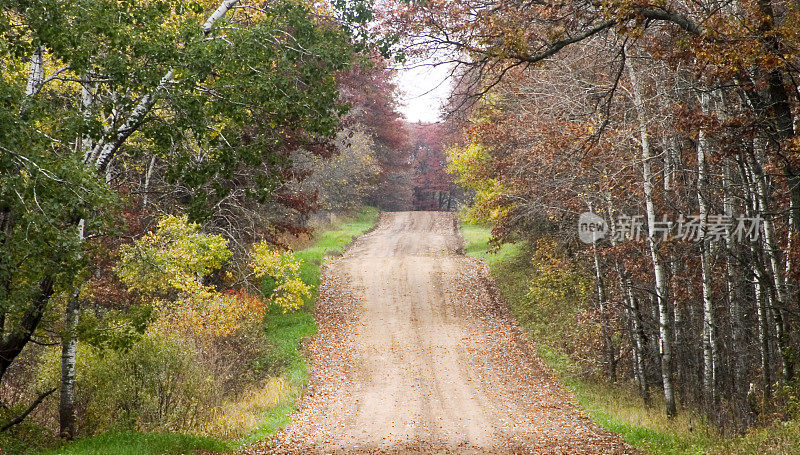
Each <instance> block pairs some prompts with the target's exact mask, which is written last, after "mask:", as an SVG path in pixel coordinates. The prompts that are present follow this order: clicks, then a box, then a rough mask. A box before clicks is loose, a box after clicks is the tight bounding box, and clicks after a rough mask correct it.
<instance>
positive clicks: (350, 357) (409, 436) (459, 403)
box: [256, 212, 638, 454]
mask: <svg viewBox="0 0 800 455" xmlns="http://www.w3.org/2000/svg"><path fill="white" fill-rule="evenodd" d="M462 245H463V240H462V238H461V236H460V234H459V232H458V228H457V223H456V220H455V218H454V216H453V214H451V213H443V212H399V213H384V214H382V215H381V218H380V221H379V223H378V225H377V227H376V228H375V229H374V230H373V231H372V232H370V233H368V234H366V235H364V236H362V237H361V238H359V239H358V240H356V241H355V242H354V243H353V245H352V246H351V248H350V249H349V250H348V251H347V253H346V254H345V255H344V256H343V257H340V258H336V259H333V260H330V261H329V262H328V264H327V266H326V267H325V272H324V275H323V284H322V286H321V288H320V300H319V303H318V306H317V315H316V317H317V321H318V323H319V332H318V334H317V335H316V336H315V337H314V338H313V339H312V340H311V341H310V342H309V344H308V346H307V348H308V352H309V354H310V356H311V361H312V366H311V379H310V384H309V387H308V391H307V393H306V395H305V397H304V398H303V399H302V401H301V406H300V410H299V411H298V412H297V413H296V414H295V415H294V416H293V419H292V424H290V425H289V426H288V427H287V428H286V429H284V430H283V431H281V432H280V433H279V434H278V435H276V436H275V438H273V441H272V444H271V446H267V447H263V448H261V449H256V450H257V451H258V452H257V453H270V454H407V453H408V454H423V453H424V454H451V453H452V454H455V453H458V454H636V453H638V452H636V451H635V450H633V449H631V448H630V447H628V446H627V445H626V444H625V443H624V442H622V441H621V439H620V438H619V437H618V436H617V435H614V434H610V433H608V432H605V431H603V430H602V429H600V428H598V427H597V426H596V425H594V424H593V423H592V422H591V421H589V419H587V418H586V417H585V416H584V415H583V414H581V413H580V412H579V411H578V410H577V408H576V406H575V404H574V402H573V400H572V399H571V398H570V396H569V394H568V393H567V392H566V391H565V390H564V389H563V388H562V387H561V386H560V385H559V384H558V383H557V382H556V381H555V380H554V379H553V377H552V375H551V374H550V373H549V371H548V370H547V369H546V368H545V367H543V365H542V363H541V362H540V360H539V359H538V358H537V357H536V356H535V355H534V354H533V352H532V350H531V347H530V345H529V342H528V341H527V339H526V337H525V335H524V334H523V332H522V331H521V330H520V328H519V326H518V325H517V324H516V322H515V321H514V320H513V319H512V318H511V316H510V315H509V313H508V310H507V309H506V307H505V304H504V303H503V302H502V299H500V298H499V297H498V294H497V292H496V290H495V287H494V284H493V282H492V279H491V277H490V275H489V272H488V269H487V267H486V265H485V263H484V262H483V261H480V260H477V259H473V258H468V257H465V256H464V255H463V254H462V253H461V250H462Z"/></svg>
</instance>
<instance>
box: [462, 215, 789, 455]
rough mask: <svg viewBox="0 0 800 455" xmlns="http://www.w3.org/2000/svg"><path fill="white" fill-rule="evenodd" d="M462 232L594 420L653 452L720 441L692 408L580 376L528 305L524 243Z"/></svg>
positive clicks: (687, 450)
mask: <svg viewBox="0 0 800 455" xmlns="http://www.w3.org/2000/svg"><path fill="white" fill-rule="evenodd" d="M461 233H462V235H463V236H464V239H465V240H466V246H465V250H466V253H467V255H469V256H473V257H477V258H481V259H485V260H486V261H487V263H488V264H489V268H490V270H491V271H492V275H493V276H494V279H495V282H496V283H497V286H498V288H499V289H500V291H501V292H502V294H503V297H504V298H505V299H506V302H507V303H508V305H509V306H510V308H511V310H512V312H513V313H514V315H515V316H516V318H517V320H518V321H519V322H520V325H522V327H523V328H525V330H526V331H527V332H528V333H529V335H530V336H531V338H532V339H533V341H534V342H535V345H536V350H537V352H538V354H539V356H540V357H542V358H543V359H544V360H545V361H546V362H547V363H548V365H549V366H550V367H551V368H553V370H555V372H556V373H557V374H558V375H559V377H560V379H561V381H562V382H563V383H564V384H565V385H566V386H567V387H568V388H569V389H570V390H571V391H572V392H573V394H574V396H575V398H576V400H577V401H578V402H579V404H580V405H581V407H582V408H583V410H584V411H585V412H586V413H587V414H588V415H589V416H590V417H591V419H592V420H593V421H595V422H596V423H598V424H599V425H601V426H602V427H604V428H606V429H607V430H609V431H612V432H615V433H619V434H620V435H622V437H623V439H625V441H627V442H628V443H629V444H631V445H632V446H634V447H636V448H639V449H641V450H643V451H646V452H648V453H652V454H663V455H679V454H680V455H684V454H686V455H688V454H702V453H707V452H708V451H709V450H711V449H712V448H714V447H718V446H719V445H720V444H721V443H722V439H721V438H720V437H719V436H718V435H717V434H716V433H715V432H714V431H712V430H711V429H710V428H709V427H708V426H707V425H705V424H704V423H703V421H702V419H700V418H699V417H697V416H695V415H692V414H691V413H688V412H683V413H682V414H680V415H679V416H678V417H677V418H674V419H667V418H666V417H665V416H664V412H663V411H662V406H659V403H654V404H653V406H646V405H645V404H644V403H643V402H642V401H641V400H639V399H638V398H637V395H636V392H635V390H634V389H633V388H629V387H625V386H615V385H609V384H597V383H593V382H589V381H586V380H584V379H582V378H581V377H580V376H579V374H578V373H577V371H576V370H577V369H576V368H575V365H574V364H573V363H572V362H571V361H570V359H569V358H568V357H567V356H565V355H563V354H561V353H560V352H559V351H558V350H557V349H554V347H553V346H552V345H551V344H550V341H551V340H552V339H553V336H554V335H553V334H547V333H545V332H546V331H547V329H546V328H545V329H543V328H542V327H541V324H540V323H538V322H537V321H539V320H542V319H547V318H549V317H553V315H545V316H547V317H546V318H543V317H542V316H543V315H538V314H535V312H536V308H535V306H534V305H529V304H528V300H527V297H526V294H527V292H528V283H530V281H531V273H532V272H531V271H532V266H531V262H530V258H529V254H528V253H527V249H526V248H525V246H524V245H518V244H510V245H503V247H501V248H500V249H499V250H497V251H496V252H491V253H488V252H487V248H488V246H489V237H490V231H489V229H488V228H486V227H482V226H475V225H469V224H462V226H461ZM721 453H732V452H721ZM786 453H790V452H786ZM798 453H800V452H798Z"/></svg>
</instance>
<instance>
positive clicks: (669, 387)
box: [628, 66, 677, 417]
mask: <svg viewBox="0 0 800 455" xmlns="http://www.w3.org/2000/svg"><path fill="white" fill-rule="evenodd" d="M628 69H629V70H630V71H629V73H630V78H631V83H632V85H633V94H634V104H635V106H636V112H637V116H638V119H639V139H640V142H641V149H642V177H643V186H644V197H645V208H646V212H647V231H648V236H647V238H648V243H649V245H650V256H651V259H652V261H653V274H654V275H655V285H656V295H655V297H656V303H657V305H658V326H659V351H660V354H661V380H662V382H663V386H664V401H665V408H666V413H667V415H668V416H670V417H672V416H674V415H676V414H677V406H676V403H675V389H674V384H673V374H672V345H671V344H672V343H671V342H672V333H671V332H672V331H671V328H670V321H669V313H670V311H669V300H668V299H669V297H668V289H669V282H668V281H667V273H666V268H665V267H664V263H663V261H662V258H661V254H660V252H659V251H658V248H659V242H658V240H657V239H656V237H655V223H656V212H655V203H654V196H653V172H652V159H653V156H652V151H651V150H650V142H649V138H648V134H647V126H646V123H645V122H646V120H647V114H646V109H645V106H644V100H643V99H642V94H641V86H640V84H639V81H638V80H637V76H636V71H635V70H634V69H633V67H631V66H629V67H628Z"/></svg>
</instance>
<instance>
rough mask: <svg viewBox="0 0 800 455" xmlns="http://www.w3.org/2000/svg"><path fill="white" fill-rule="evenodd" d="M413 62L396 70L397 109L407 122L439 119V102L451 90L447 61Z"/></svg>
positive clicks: (430, 121) (440, 102)
mask: <svg viewBox="0 0 800 455" xmlns="http://www.w3.org/2000/svg"><path fill="white" fill-rule="evenodd" d="M414 66H415V65H409V67H407V68H401V69H399V70H398V72H397V78H396V79H397V85H398V88H399V89H400V103H401V105H400V112H402V113H403V115H405V117H406V120H408V121H409V122H429V123H434V122H438V121H439V120H441V119H440V111H441V105H442V102H443V101H445V100H446V99H447V96H448V95H449V94H450V82H451V81H450V78H449V76H450V69H449V65H439V66H435V67H434V66H419V65H416V67H414Z"/></svg>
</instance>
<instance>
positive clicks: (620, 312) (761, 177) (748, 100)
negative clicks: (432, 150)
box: [385, 0, 800, 428]
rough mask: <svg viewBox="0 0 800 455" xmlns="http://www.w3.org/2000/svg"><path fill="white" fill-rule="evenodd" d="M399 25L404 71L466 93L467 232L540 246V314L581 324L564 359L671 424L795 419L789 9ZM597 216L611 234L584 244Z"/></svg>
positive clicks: (406, 17) (627, 12) (421, 5)
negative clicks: (623, 388) (419, 62)
mask: <svg viewBox="0 0 800 455" xmlns="http://www.w3.org/2000/svg"><path fill="white" fill-rule="evenodd" d="M394 8H395V9H394V10H392V12H391V14H389V15H387V17H386V19H385V20H386V23H387V26H388V27H390V28H391V29H392V30H396V31H399V32H401V33H403V34H405V35H407V36H409V37H411V38H410V39H409V40H408V41H407V42H406V43H407V44H406V45H407V46H408V49H406V52H409V53H414V52H418V53H421V54H423V55H427V56H428V57H429V58H431V59H434V60H436V61H438V62H439V63H441V64H450V65H453V68H454V73H456V74H457V75H458V78H457V81H456V84H455V88H454V93H453V96H452V99H451V102H450V105H451V110H452V113H453V114H454V116H453V117H454V118H458V117H460V118H461V120H462V125H463V135H462V140H461V141H460V144H459V145H457V146H456V147H454V148H452V149H450V150H449V151H448V152H447V153H448V169H449V171H450V172H452V173H453V174H454V176H455V178H456V181H457V183H458V184H459V185H461V186H462V187H465V188H467V189H468V190H469V191H470V193H471V194H472V195H473V205H472V206H470V207H469V208H468V210H467V213H466V215H467V217H468V218H469V219H472V220H475V221H484V222H490V223H492V225H493V226H494V235H495V238H496V239H497V240H498V241H499V242H508V241H517V240H520V239H522V240H526V241H527V242H528V243H529V244H530V245H531V248H532V250H533V251H532V255H533V257H534V263H535V264H536V267H537V269H536V270H537V273H536V274H535V278H534V280H533V282H532V283H531V285H530V294H529V299H530V301H531V305H545V306H546V307H549V308H552V309H553V311H554V312H553V313H550V314H549V315H550V317H553V316H552V315H554V314H559V311H562V314H566V313H568V314H571V315H574V316H575V317H574V318H573V319H572V320H571V328H569V329H567V332H568V333H567V335H568V336H565V337H564V338H563V339H562V340H561V341H559V344H561V345H562V348H563V349H565V350H566V351H568V352H569V353H570V354H571V355H572V357H573V358H574V359H576V360H578V361H579V362H580V363H582V364H583V365H584V366H585V368H587V371H592V370H594V371H597V372H598V374H601V375H602V376H604V377H605V378H606V379H608V380H611V381H616V380H620V379H621V378H626V379H630V380H632V381H635V383H636V384H637V386H638V389H639V392H640V394H641V397H642V399H644V400H645V401H649V400H650V399H651V397H652V396H653V395H658V396H660V397H661V398H663V399H660V400H659V402H660V403H663V406H664V407H665V412H666V413H667V414H668V415H674V414H676V413H678V412H680V409H681V408H685V407H688V408H691V409H701V410H702V411H704V412H705V413H706V414H707V416H708V417H709V419H711V420H712V421H713V422H715V423H717V424H719V425H721V426H724V427H727V428H746V427H748V426H750V425H751V424H753V423H754V422H755V421H757V420H758V419H759V418H766V419H769V418H770V416H772V415H774V414H773V413H775V412H777V413H778V414H779V415H786V414H782V413H785V412H787V410H790V409H794V408H795V407H796V404H797V401H796V393H797V384H798V376H797V375H798V371H797V362H798V347H800V333H798V331H797V327H798V324H800V320H798V314H800V313H799V311H800V306H798V294H797V280H798V278H799V277H798V275H797V273H798V265H797V260H798V251H800V250H799V249H798V241H797V235H798V226H800V224H798V223H800V185H798V183H800V181H799V180H798V175H800V174H799V172H800V171H799V170H798V165H800V163H799V162H798V148H797V147H798V136H797V119H798V118H800V117H798V112H800V96H799V95H798V94H799V93H800V92H799V91H798V86H797V76H798V66H797V65H798V63H799V62H800V60H798V46H797V36H798V35H797V33H798V26H800V21H798V14H800V9H798V7H797V4H796V3H792V2H781V1H770V0H758V1H748V0H736V1H729V2H717V1H714V2H699V3H698V2H694V3H692V2H679V1H678V2H676V1H670V2H661V3H647V2H638V1H633V2H614V1H612V2H602V3H596V2H577V3H551V2H513V1H489V2H484V1H481V2H473V1H469V0H464V1H461V0H458V1H451V2H416V3H413V4H407V3H403V2H398V3H396V4H395V6H394ZM584 212H592V213H594V214H596V215H597V216H596V217H594V219H595V220H599V221H598V223H599V224H597V225H596V226H599V227H602V228H603V229H606V235H595V236H589V239H588V244H585V243H582V242H580V241H579V236H578V220H579V214H581V213H584ZM586 280H588V281H586ZM581 283H584V284H586V283H590V285H589V290H590V292H581V289H582V287H581ZM566 287H569V289H570V290H569V291H567V290H565V288H566ZM559 299H560V300H559ZM576 300H578V301H580V302H583V303H582V304H581V305H580V306H579V311H578V312H577V313H572V312H571V310H570V308H571V306H570V305H573V306H574V303H572V302H575V301H576ZM554 301H556V302H562V304H561V305H560V306H561V310H559V305H557V304H554V303H553V302H554ZM548 305H549V306H548ZM553 305H555V306H553ZM553 323H554V327H555V326H556V320H553ZM575 324H577V326H575ZM554 330H555V329H554Z"/></svg>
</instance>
